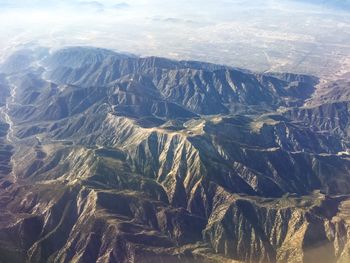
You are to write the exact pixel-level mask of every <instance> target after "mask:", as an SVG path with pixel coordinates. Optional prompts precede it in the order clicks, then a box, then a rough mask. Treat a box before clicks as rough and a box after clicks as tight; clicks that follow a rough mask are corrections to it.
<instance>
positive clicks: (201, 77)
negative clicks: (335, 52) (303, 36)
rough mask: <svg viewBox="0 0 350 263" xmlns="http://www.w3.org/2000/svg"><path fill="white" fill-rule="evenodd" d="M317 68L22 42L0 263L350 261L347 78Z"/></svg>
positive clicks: (3, 148)
mask: <svg viewBox="0 0 350 263" xmlns="http://www.w3.org/2000/svg"><path fill="white" fill-rule="evenodd" d="M21 61H22V62H21ZM317 81H318V80H317V79H316V78H314V77H310V76H305V75H293V74H256V73H252V72H247V71H241V70H237V69H233V68H230V67H225V66H218V65H212V64H208V63H200V62H191V61H180V62H178V61H172V60H167V59H163V58H155V57H150V58H139V57H136V56H129V55H124V54H117V53H114V52H112V51H108V50H104V49H95V48H81V47H74V48H67V49H62V50H58V51H56V52H54V53H50V52H48V49H45V48H37V49H34V50H21V51H18V52H16V53H15V54H13V55H12V56H10V57H9V59H8V61H6V62H5V63H4V64H2V65H1V66H0V208H1V211H2V212H1V214H0V262H100V263H105V262H122V263H123V262H125V263H129V262H152V263H153V262H191V263H192V262H241V263H242V262H249V263H277V262H278V263H284V262H293V263H302V262H303V263H313V262H321V263H345V262H349V261H350V254H349V249H350V225H349V224H350V214H349V211H350V210H349V209H350V177H349V171H350V159H349V147H350V145H349V138H348V126H349V122H348V119H349V117H348V103H349V101H350V99H349V98H348V96H347V92H346V87H348V82H347V81H346V80H341V81H339V82H338V83H332V84H330V85H329V86H327V87H328V88H327V89H326V88H325V87H322V88H319V87H318V88H317V89H316V85H317Z"/></svg>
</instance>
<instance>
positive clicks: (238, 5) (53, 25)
mask: <svg viewBox="0 0 350 263" xmlns="http://www.w3.org/2000/svg"><path fill="white" fill-rule="evenodd" d="M349 10H350V8H349V2H348V1H328V2H327V1H306V0H305V1H302V0H296V1H283V0H282V1H276V0H270V1H261V0H258V1H247V0H241V1H239V0H231V1H229V0H219V1H198V0H190V1H185V0H179V1H160V0H151V1H145V0H129V1H125V2H115V1H109V0H101V1H76V0H75V1H24V0H23V1H9V0H5V1H0V23H1V25H3V26H2V27H1V29H0V49H1V50H8V49H10V50H11V49H17V48H19V47H21V48H22V47H23V46H32V45H41V46H49V47H57V48H58V47H62V46H75V45H82V46H84V45H90V46H98V47H103V48H109V49H113V50H117V51H119V52H128V53H133V54H136V55H141V56H163V57H168V58H173V59H178V60H184V59H186V60H201V61H207V62H213V63H218V64H225V65H230V66H234V67H240V68H247V69H250V70H254V71H262V72H266V71H278V72H286V71H288V72H295V73H308V74H313V75H316V76H320V77H324V78H334V76H337V77H338V76H340V75H342V74H344V73H345V71H346V68H349V66H350V45H349V44H348V43H350V12H349ZM1 53H2V56H4V54H9V53H10V52H1Z"/></svg>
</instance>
